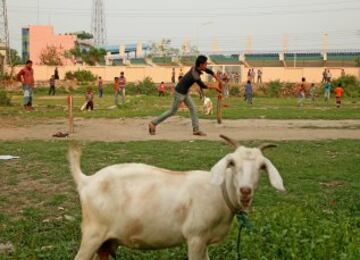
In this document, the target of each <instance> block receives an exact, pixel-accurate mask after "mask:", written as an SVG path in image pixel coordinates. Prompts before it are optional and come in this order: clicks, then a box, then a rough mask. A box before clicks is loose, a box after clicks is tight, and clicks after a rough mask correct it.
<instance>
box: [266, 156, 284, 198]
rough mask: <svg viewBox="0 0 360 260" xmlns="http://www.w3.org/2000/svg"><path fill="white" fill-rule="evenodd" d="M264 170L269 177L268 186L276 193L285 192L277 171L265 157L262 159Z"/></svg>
mask: <svg viewBox="0 0 360 260" xmlns="http://www.w3.org/2000/svg"><path fill="white" fill-rule="evenodd" d="M264 168H265V169H266V171H267V173H268V175H269V180H270V184H271V185H272V186H273V187H274V188H275V189H277V190H278V191H286V190H285V187H284V184H283V180H282V178H281V176H280V173H279V171H278V170H277V169H276V168H275V166H274V165H273V164H272V162H271V161H270V160H269V159H267V158H265V157H264Z"/></svg>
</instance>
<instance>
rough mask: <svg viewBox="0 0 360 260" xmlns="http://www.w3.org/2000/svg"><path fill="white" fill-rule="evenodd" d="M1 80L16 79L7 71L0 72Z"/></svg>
mask: <svg viewBox="0 0 360 260" xmlns="http://www.w3.org/2000/svg"><path fill="white" fill-rule="evenodd" d="M0 80H15V77H14V76H11V75H10V74H9V73H7V72H0Z"/></svg>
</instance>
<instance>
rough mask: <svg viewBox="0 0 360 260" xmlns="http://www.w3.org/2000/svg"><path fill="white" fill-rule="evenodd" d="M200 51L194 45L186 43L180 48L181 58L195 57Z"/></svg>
mask: <svg viewBox="0 0 360 260" xmlns="http://www.w3.org/2000/svg"><path fill="white" fill-rule="evenodd" d="M199 53H200V51H199V49H198V47H197V46H196V45H191V44H190V43H188V42H186V43H184V44H183V45H182V46H181V56H197V55H199Z"/></svg>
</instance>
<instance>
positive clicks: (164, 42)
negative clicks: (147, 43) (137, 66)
mask: <svg viewBox="0 0 360 260" xmlns="http://www.w3.org/2000/svg"><path fill="white" fill-rule="evenodd" d="M150 49H151V50H150V55H151V56H152V57H169V56H171V57H176V56H178V55H179V52H180V51H179V49H178V48H174V47H172V46H171V40H170V39H161V41H160V42H153V43H152V44H151V48H150Z"/></svg>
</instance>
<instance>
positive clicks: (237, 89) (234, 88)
mask: <svg viewBox="0 0 360 260" xmlns="http://www.w3.org/2000/svg"><path fill="white" fill-rule="evenodd" d="M240 95H241V91H240V87H239V86H230V96H235V97H239V96H240Z"/></svg>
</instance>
